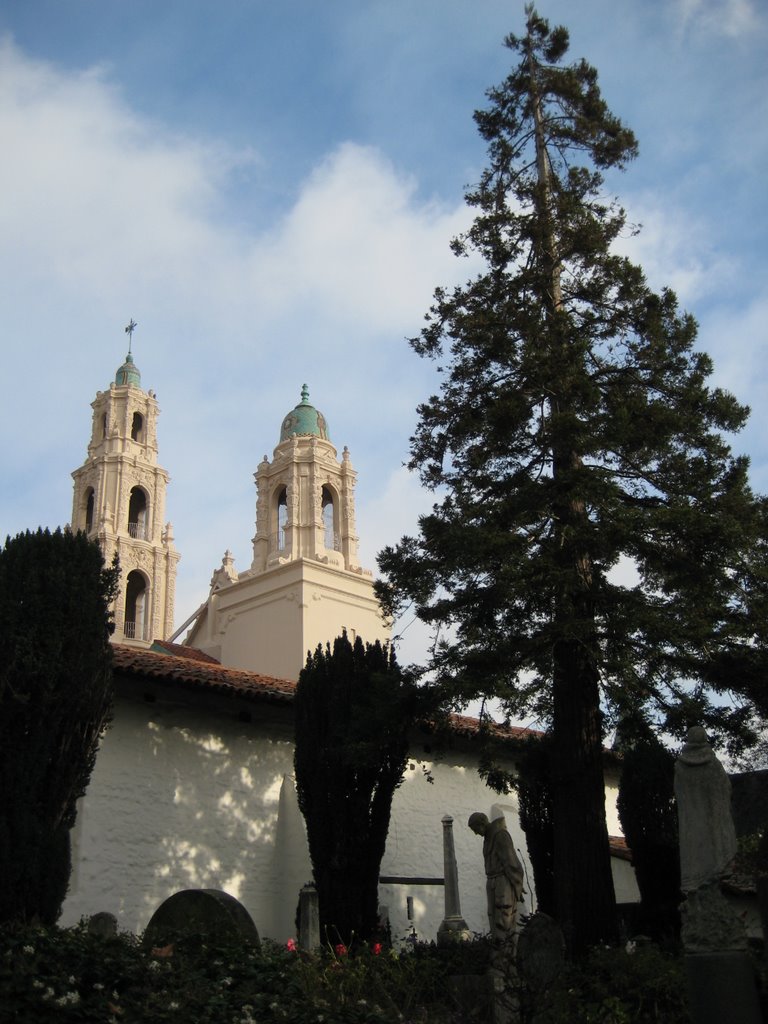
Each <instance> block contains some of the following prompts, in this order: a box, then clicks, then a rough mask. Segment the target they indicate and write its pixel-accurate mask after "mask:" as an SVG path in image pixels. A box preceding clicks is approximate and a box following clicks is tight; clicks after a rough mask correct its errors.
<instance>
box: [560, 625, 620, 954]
mask: <svg viewBox="0 0 768 1024" xmlns="http://www.w3.org/2000/svg"><path fill="white" fill-rule="evenodd" d="M552 758H553V765H552V767H553V786H552V817H553V825H554V862H555V863H554V867H555V871H554V873H555V903H556V907H557V918H558V920H559V922H560V924H561V926H562V928H563V931H564V933H565V937H566V942H567V944H568V947H569V949H570V950H571V952H572V953H573V954H575V955H577V956H578V955H581V954H583V953H585V952H586V951H587V950H588V949H589V947H590V946H593V945H595V944H596V943H597V942H599V941H602V942H605V941H610V940H611V938H613V939H617V938H618V929H617V921H616V898H615V895H614V889H613V876H612V872H611V857H610V848H609V844H608V827H607V824H606V819H605V783H604V777H603V764H602V734H601V729H600V710H599V689H598V680H597V673H596V672H595V669H594V667H593V665H592V663H591V658H590V657H589V654H588V653H585V651H584V648H583V646H582V645H581V643H579V642H578V641H577V642H572V641H565V640H563V641H559V642H558V644H557V646H556V648H555V657H554V714H553V752H552Z"/></svg>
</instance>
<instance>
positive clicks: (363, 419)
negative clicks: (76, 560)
mask: <svg viewBox="0 0 768 1024" xmlns="http://www.w3.org/2000/svg"><path fill="white" fill-rule="evenodd" d="M0 68H1V70H0V76H1V77H0V131H2V133H3V137H4V141H5V147H4V159H3V161H2V162H0V189H2V192H3V195H5V196H6V197H8V196H10V197H12V200H13V201H12V202H6V203H4V204H3V205H2V212H0V218H1V220H0V302H2V305H3V307H4V308H5V310H6V311H7V312H6V318H5V324H4V329H5V332H6V336H7V337H10V338H13V339H14V344H13V345H12V346H8V351H7V354H6V355H5V364H4V371H5V374H6V377H7V379H9V380H13V382H14V387H13V388H10V389H8V391H7V394H6V396H5V400H4V403H3V405H2V407H1V408H0V429H2V431H3V436H4V437H6V438H8V439H13V440H12V441H10V442H9V444H8V445H7V453H6V454H7V457H6V460H5V463H6V475H5V478H4V481H3V484H2V485H1V486H2V489H1V490H0V505H1V511H2V517H1V518H2V529H3V530H4V531H6V532H10V533H15V532H17V531H18V530H20V529H23V528H26V527H34V526H37V525H38V524H39V523H43V524H51V525H53V524H57V523H63V522H66V521H67V520H68V518H69V515H70V495H71V481H70V477H69V474H70V472H71V470H72V469H74V468H75V467H76V466H78V465H79V464H80V463H81V461H82V459H83V458H84V456H85V447H86V442H87V438H88V433H89V429H90V409H89V403H90V402H91V400H92V399H93V397H94V394H95V392H96V390H97V389H98V390H101V389H103V388H105V387H106V386H107V384H108V382H109V380H110V377H111V376H112V375H113V374H114V371H115V369H116V368H117V366H118V365H119V363H120V362H122V358H123V354H124V346H125V340H126V339H125V337H124V335H123V333H122V327H123V324H124V323H126V322H127V320H128V318H129V317H130V316H133V317H134V318H135V319H136V320H137V321H138V323H139V328H138V330H137V332H136V335H135V337H134V352H135V354H136V361H137V364H138V365H139V367H140V369H141V371H142V375H143V376H142V381H143V385H144V386H145V387H148V388H153V389H155V390H156V391H157V392H158V393H159V396H160V404H161V408H162V417H161V421H160V424H159V440H160V462H161V464H162V465H163V466H165V467H166V468H167V469H168V470H169V471H170V474H171V486H170V489H169V494H168V505H167V513H168V516H169V518H170V519H172V521H173V523H174V527H175V533H176V543H177V546H178V547H179V550H180V551H181V553H182V562H181V565H180V572H179V581H178V597H177V614H178V617H179V618H180V619H182V618H183V617H185V616H186V615H187V614H189V612H190V611H191V610H192V608H193V607H194V605H195V604H197V603H199V601H200V600H202V598H203V597H204V596H205V593H206V592H207V587H208V580H209V578H210V573H211V570H212V569H213V568H214V567H216V566H217V565H218V564H219V562H220V559H221V555H222V553H223V551H224V549H225V548H227V547H231V548H232V549H233V550H234V552H235V555H236V556H237V559H238V568H239V569H243V568H245V567H246V566H247V565H248V564H249V562H250V557H251V552H250V537H251V536H252V533H253V519H254V511H255V489H254V488H253V482H252V476H251V474H252V472H253V470H254V469H255V467H256V465H257V463H258V461H259V459H260V458H261V456H262V454H263V453H264V452H267V453H269V452H271V450H272V447H273V446H274V444H275V442H276V440H277V437H276V432H277V428H278V425H279V423H280V420H281V418H282V415H283V414H284V413H285V411H286V410H287V409H288V408H290V406H291V405H292V404H293V403H294V402H295V401H296V400H297V399H298V388H299V387H300V386H301V384H302V383H303V381H304V380H305V379H307V378H308V379H309V383H310V384H311V385H312V397H313V398H314V399H315V400H316V401H317V403H318V405H319V406H320V407H321V408H322V409H323V411H324V412H325V413H326V414H327V415H328V418H329V421H330V423H331V428H332V436H333V438H334V440H335V441H336V442H337V443H338V444H339V446H340V447H341V445H343V444H345V443H348V444H349V445H350V448H351V449H352V456H353V460H354V462H355V464H356V465H357V466H358V468H359V469H360V470H362V471H361V473H360V482H359V486H358V496H359V507H360V508H361V509H366V510H367V509H370V508H374V507H375V508H376V509H377V510H378V509H382V508H383V509H384V511H383V512H381V511H375V512H374V513H373V514H372V515H371V518H370V522H369V523H368V524H367V525H365V527H364V530H365V532H364V535H363V541H364V545H365V547H366V551H367V556H366V563H367V564H368V565H369V566H370V567H373V566H372V565H371V561H372V554H373V553H375V551H376V550H378V549H379V548H380V547H382V546H383V545H384V544H386V543H389V542H392V541H395V540H397V538H398V537H399V533H398V532H397V529H396V528H395V524H396V522H397V521H398V518H399V514H400V509H401V507H404V506H405V504H410V505H412V504H413V501H414V500H416V499H414V498H413V494H412V493H411V494H410V495H409V496H408V497H407V498H406V495H405V492H404V491H403V490H402V489H401V490H400V491H398V489H397V486H396V485H395V484H394V483H393V484H391V485H390V486H389V487H388V488H385V494H384V496H383V497H380V496H379V492H380V490H381V481H383V480H385V479H387V477H388V476H389V475H390V474H392V473H393V471H394V478H395V480H397V467H399V466H400V464H401V462H402V460H403V458H404V457H405V456H406V450H405V448H406V441H407V435H408V432H409V430H410V422H411V421H412V418H413V409H414V408H415V405H416V403H417V401H418V400H419V399H421V398H422V397H423V395H424V393H425V391H426V387H425V386H422V384H420V382H419V373H421V374H422V375H423V374H424V372H425V371H424V369H421V364H420V361H419V360H418V359H417V358H416V357H415V356H414V355H412V354H410V353H409V350H408V348H407V346H406V344H405V341H404V337H405V336H406V335H408V334H413V333H416V332H417V331H418V328H419V324H420V322H421V318H422V315H423V313H424V312H425V310H426V308H427V306H428V303H429V300H430V297H431V293H432V289H433V287H434V286H435V285H436V284H440V283H450V280H451V277H454V278H455V277H456V276H457V275H459V274H461V275H462V276H463V275H464V274H466V273H467V265H466V263H458V261H456V260H455V259H454V258H453V257H452V256H451V254H450V251H449V248H448V242H449V239H450V237H451V236H452V235H453V234H454V233H455V232H456V231H458V230H460V228H461V226H462V224H463V222H464V220H465V218H466V213H465V211H464V208H463V205H462V204H460V203H459V202H458V200H457V203H456V205H455V207H453V208H444V207H441V206H439V205H437V204H434V203H428V202H427V203H425V202H423V201H421V200H419V199H418V198H417V192H416V189H415V186H414V182H413V181H412V180H409V179H408V178H407V177H405V176H404V175H402V174H400V173H399V172H398V171H397V170H396V169H395V168H394V167H393V166H392V165H391V164H390V163H389V162H388V161H387V160H386V159H385V158H384V157H383V156H382V155H381V154H380V153H379V152H377V151H376V150H374V149H370V148H364V147H360V146H356V145H353V144H351V143H347V144H345V145H341V146H340V147H338V148H337V149H336V150H334V151H333V152H331V153H329V154H328V155H327V156H326V157H325V159H324V160H323V161H322V162H321V163H320V165H319V166H318V167H317V168H316V169H315V171H314V172H313V173H312V174H311V175H310V176H309V178H308V179H307V181H305V182H304V183H303V184H302V185H301V186H300V188H299V189H298V191H297V195H296V197H295V202H294V203H293V205H292V206H291V207H289V209H288V210H287V212H286V213H285V215H284V216H283V217H282V219H280V220H278V221H277V222H274V223H273V224H272V225H271V227H270V228H269V230H267V231H262V233H261V234H259V233H258V232H254V231H251V230H250V229H247V228H246V227H245V226H244V222H235V221H233V218H232V216H231V209H232V206H231V199H232V194H231V189H232V185H233V181H232V178H230V177H229V172H230V171H231V169H232V167H233V165H235V164H237V162H238V160H239V159H240V158H241V156H242V159H243V160H246V161H247V160H248V159H250V155H249V154H247V153H246V154H242V155H241V154H237V153H233V152H231V151H228V150H227V149H226V148H225V147H222V146H219V145H218V143H216V142H215V140H214V141H210V140H207V141H199V140H195V139H185V138H179V137H177V136H175V135H174V134H173V132H171V131H169V130H167V129H166V128H165V127H164V126H163V125H161V124H158V123H155V122H152V121H149V120H147V119H146V118H142V117H140V116H138V115H137V114H136V113H134V112H133V111H132V110H131V109H130V108H129V107H128V106H127V105H126V103H125V102H124V100H123V99H122V98H121V96H120V95H119V94H118V93H117V91H116V90H115V89H114V88H113V87H112V86H111V84H110V81H109V74H108V71H107V70H104V69H95V70H91V71H87V72H81V73H70V72H65V71H62V70H61V69H58V68H55V67H53V66H51V65H47V64H44V63H42V62H39V61H34V60H31V59H29V58H28V57H26V56H25V55H24V54H23V53H22V52H21V51H20V50H19V49H18V48H17V47H16V46H15V45H14V44H13V43H12V42H10V41H9V40H6V41H5V42H4V43H3V44H2V53H1V54H0ZM249 198H252V197H249V196H248V195H247V194H244V197H243V201H244V202H247V201H248V200H249ZM247 219H248V218H244V221H245V220H247ZM43 409H45V410H46V412H45V414H44V415H43V414H42V413H41V411H40V410H43ZM51 410H54V415H53V417H52V416H51ZM406 420H407V421H408V423H407V424H406ZM365 518H366V517H365V515H362V516H361V523H363V521H364V519H365Z"/></svg>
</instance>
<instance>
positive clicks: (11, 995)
mask: <svg viewBox="0 0 768 1024" xmlns="http://www.w3.org/2000/svg"><path fill="white" fill-rule="evenodd" d="M290 945H292V948H287V947H284V946H278V945H276V944H274V943H269V942H266V943H264V944H263V945H262V946H261V948H260V949H256V948H254V947H249V946H246V945H243V944H239V945H217V944H211V943H207V944H206V943H203V942H202V941H201V940H200V939H199V938H196V937H188V938H186V939H184V938H181V939H178V940H176V941H175V942H173V943H169V944H168V945H167V946H164V947H160V948H155V949H151V948H146V947H144V946H143V945H142V944H141V942H139V941H138V940H137V939H136V938H134V937H132V936H129V935H120V936H118V937H117V938H114V939H106V940H105V939H99V938H95V937H93V936H91V935H90V934H89V933H88V930H87V928H86V927H84V926H80V927H77V928H68V929H57V928H31V927H23V926H19V925H6V926H5V927H4V928H0V1024H10V1022H11V1021H13V1022H14V1024H48V1022H49V1021H50V1022H54V1021H55V1022H61V1024H65V1022H67V1021H69V1022H78V1024H79V1022H87V1021H98V1022H99V1024H168V1022H178V1024H262V1022H264V1024H273V1022H275V1024H277V1022H286V1021H290V1022H291V1024H396V1022H402V1024H460V1022H464V1021H466V1020H468V1019H470V1018H469V1016H468V1014H469V1009H467V1010H463V1009H462V1008H461V1007H460V1006H459V1005H458V1002H457V999H455V998H454V996H453V995H452V992H453V989H452V986H451V985H450V983H449V979H450V978H451V977H452V976H453V975H456V974H460V975H472V974H475V975H482V974H483V973H484V972H485V970H486V965H487V962H488V947H487V944H486V942H485V941H484V940H482V939H480V940H477V941H475V942H469V943H463V944H459V945H456V946H453V947H450V948H448V949H442V948H438V947H436V946H434V945H433V944H432V945H429V944H418V945H416V946H415V947H413V948H412V949H408V950H407V951H405V952H402V953H399V954H398V953H397V952H395V951H393V950H386V949H382V948H381V947H379V946H378V945H376V946H373V947H371V946H363V945H361V946H359V947H358V948H357V949H356V950H352V951H351V952H348V951H347V950H346V948H345V947H344V946H341V945H339V946H337V947H336V948H335V949H333V948H328V949H327V950H325V951H323V952H322V953H320V954H318V955H308V954H305V953H301V952H299V951H297V950H296V949H295V945H293V944H290ZM481 990H482V983H480V986H479V987H478V988H476V989H475V990H474V991H481ZM472 991H473V989H472V988H471V987H470V992H472ZM684 992H685V984H684V979H683V974H682V965H681V961H680V960H679V959H677V958H675V957H673V956H671V955H668V954H664V953H661V952H659V951H658V950H657V949H656V948H654V947H643V948H638V949H637V950H636V951H635V952H634V953H633V954H628V953H627V952H625V951H623V950H608V949H601V950H598V951H596V952H595V953H593V954H592V956H591V957H590V958H589V959H588V960H587V961H586V962H585V963H582V964H580V965H579V966H578V967H569V968H567V969H566V970H565V972H564V973H563V975H562V977H561V978H560V980H559V982H558V983H557V985H555V986H553V988H552V989H551V990H550V992H549V993H548V997H547V999H546V1005H543V1002H542V1001H541V1000H539V1001H537V1003H536V1005H535V1007H534V1006H532V1005H531V1006H530V1007H529V1009H530V1010H531V1013H532V1012H533V1011H534V1009H535V1012H536V1015H537V1017H536V1019H537V1021H539V1022H540V1024H629V1022H631V1024H651V1022H654V1024H656V1022H662V1021H663V1022H664V1024H689V1017H688V1015H687V1012H686V1009H685V1003H684ZM472 1005H473V1004H470V1008H471V1007H472ZM524 1010H526V1006H525V998H524ZM531 1013H528V1012H527V1010H526V1014H527V1015H526V1016H524V1020H530V1019H531ZM471 1019H478V1018H476V1016H475V1015H474V1014H472V1016H471Z"/></svg>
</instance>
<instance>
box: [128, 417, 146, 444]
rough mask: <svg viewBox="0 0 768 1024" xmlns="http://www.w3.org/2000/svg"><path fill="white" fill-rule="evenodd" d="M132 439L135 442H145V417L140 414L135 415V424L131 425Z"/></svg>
mask: <svg viewBox="0 0 768 1024" xmlns="http://www.w3.org/2000/svg"><path fill="white" fill-rule="evenodd" d="M131 439H132V440H133V441H143V440H144V417H143V416H142V415H141V413H140V412H135V413H134V414H133V423H132V424H131Z"/></svg>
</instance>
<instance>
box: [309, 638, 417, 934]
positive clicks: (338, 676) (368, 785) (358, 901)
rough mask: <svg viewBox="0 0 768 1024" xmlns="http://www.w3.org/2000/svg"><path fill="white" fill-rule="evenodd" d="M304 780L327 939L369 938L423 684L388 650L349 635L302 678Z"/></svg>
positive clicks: (319, 653) (313, 661) (312, 662)
mask: <svg viewBox="0 0 768 1024" xmlns="http://www.w3.org/2000/svg"><path fill="white" fill-rule="evenodd" d="M294 707H295V716H296V719H295V721H296V726H295V734H296V753H295V759H294V764H295V770H296V786H297V789H298V795H299V807H300V808H301V811H302V814H303V815H304V820H305V822H306V825H307V837H308V840H309V853H310V857H311V860H312V868H313V872H314V878H315V885H316V886H317V892H318V901H319V904H320V925H321V929H322V931H323V934H324V935H326V936H328V938H329V939H331V940H335V939H336V938H338V939H339V940H340V941H342V942H345V943H349V942H351V941H352V939H353V938H357V939H369V938H370V937H371V936H372V935H373V934H374V933H375V931H376V927H377V922H378V885H379V867H380V865H381V858H382V857H383V856H384V849H385V846H386V839H387V832H388V831H389V819H390V811H391V808H392V797H393V796H394V792H395V790H396V789H397V787H398V786H399V785H400V783H401V782H402V779H403V773H404V771H405V765H406V761H407V757H408V731H409V728H410V726H411V725H412V724H413V722H414V719H415V715H416V707H417V693H416V688H415V687H414V686H413V685H412V684H411V683H410V682H408V681H407V680H405V679H404V678H403V676H402V674H401V672H400V668H399V666H398V665H397V662H396V660H395V656H394V653H393V652H392V651H391V650H390V649H389V648H388V647H382V646H381V644H380V643H379V642H378V641H377V642H376V643H375V644H366V645H363V642H362V640H361V639H360V637H357V639H356V640H355V642H354V645H353V644H351V643H350V641H349V640H348V639H347V635H346V633H344V634H343V635H342V636H340V637H337V638H336V639H335V640H334V642H333V650H331V648H330V646H328V645H326V648H325V650H323V648H322V647H321V646H319V647H318V648H317V650H316V651H315V653H314V654H313V655H312V656H311V657H310V658H308V659H307V665H306V668H304V669H303V670H302V672H301V675H300V676H299V683H298V686H297V687H296V698H295V702H294Z"/></svg>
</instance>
